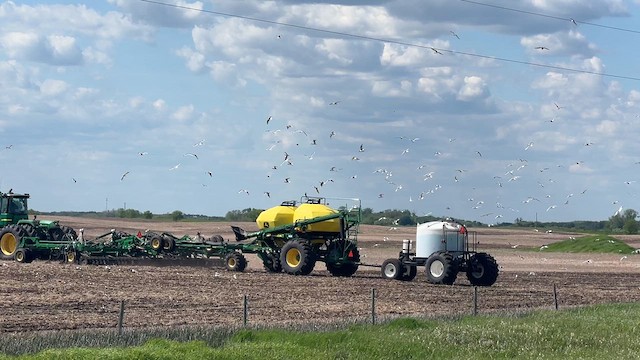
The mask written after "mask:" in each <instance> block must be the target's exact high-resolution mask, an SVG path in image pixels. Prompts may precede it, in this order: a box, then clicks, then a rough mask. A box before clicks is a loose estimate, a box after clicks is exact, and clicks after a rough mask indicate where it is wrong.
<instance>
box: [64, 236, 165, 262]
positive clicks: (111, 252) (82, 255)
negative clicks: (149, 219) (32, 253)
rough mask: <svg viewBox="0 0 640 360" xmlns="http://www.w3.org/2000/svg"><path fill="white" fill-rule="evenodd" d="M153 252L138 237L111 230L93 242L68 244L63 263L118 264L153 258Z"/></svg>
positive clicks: (140, 237) (85, 241)
mask: <svg viewBox="0 0 640 360" xmlns="http://www.w3.org/2000/svg"><path fill="white" fill-rule="evenodd" d="M155 254H156V253H155V252H154V251H152V250H151V247H150V246H149V245H148V244H147V242H146V241H145V239H144V238H143V237H142V235H141V234H140V236H136V235H131V234H129V233H126V232H122V231H116V230H115V229H112V230H111V231H110V232H108V233H105V234H102V235H100V236H98V237H97V238H95V239H94V240H84V238H83V236H82V230H81V236H80V239H79V240H78V241H72V242H70V243H69V244H68V245H67V246H66V247H65V249H64V255H65V261H66V262H68V263H80V264H110V263H119V262H122V260H124V259H130V258H146V257H152V256H155Z"/></svg>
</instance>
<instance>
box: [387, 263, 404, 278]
mask: <svg viewBox="0 0 640 360" xmlns="http://www.w3.org/2000/svg"><path fill="white" fill-rule="evenodd" d="M381 272H382V277H383V278H385V279H388V280H400V278H401V277H402V273H403V272H404V266H403V265H402V263H401V262H400V260H398V259H387V260H385V261H384V262H383V263H382V269H381Z"/></svg>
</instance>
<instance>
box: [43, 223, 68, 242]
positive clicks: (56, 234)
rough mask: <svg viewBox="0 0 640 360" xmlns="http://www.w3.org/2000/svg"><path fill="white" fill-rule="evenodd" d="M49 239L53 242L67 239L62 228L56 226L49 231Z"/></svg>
mask: <svg viewBox="0 0 640 360" xmlns="http://www.w3.org/2000/svg"><path fill="white" fill-rule="evenodd" d="M47 233H48V238H49V239H50V240H53V241H63V240H64V238H65V233H64V231H62V228H60V227H58V226H56V227H52V228H51V229H49V230H47Z"/></svg>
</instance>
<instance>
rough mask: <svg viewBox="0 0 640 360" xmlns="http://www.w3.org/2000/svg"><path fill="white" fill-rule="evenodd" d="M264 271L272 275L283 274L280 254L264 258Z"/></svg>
mask: <svg viewBox="0 0 640 360" xmlns="http://www.w3.org/2000/svg"><path fill="white" fill-rule="evenodd" d="M262 264H263V265H264V269H265V270H267V271H268V272H271V273H279V272H282V263H281V262H280V254H278V253H274V254H266V255H263V257H262Z"/></svg>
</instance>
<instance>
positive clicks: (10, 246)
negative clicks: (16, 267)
mask: <svg viewBox="0 0 640 360" xmlns="http://www.w3.org/2000/svg"><path fill="white" fill-rule="evenodd" d="M24 235H25V232H24V229H23V228H22V227H21V226H17V225H9V226H5V227H4V228H3V229H2V230H1V231H0V256H2V259H5V260H11V259H13V256H14V255H15V253H16V250H18V246H20V242H21V241H22V237H23V236H24Z"/></svg>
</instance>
